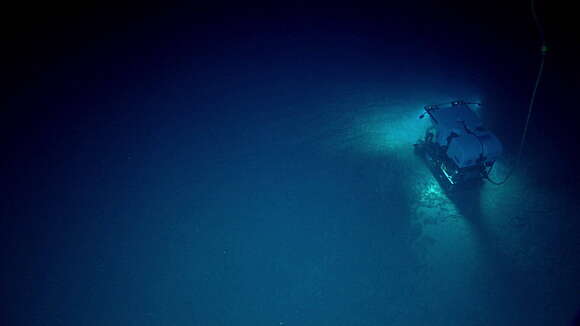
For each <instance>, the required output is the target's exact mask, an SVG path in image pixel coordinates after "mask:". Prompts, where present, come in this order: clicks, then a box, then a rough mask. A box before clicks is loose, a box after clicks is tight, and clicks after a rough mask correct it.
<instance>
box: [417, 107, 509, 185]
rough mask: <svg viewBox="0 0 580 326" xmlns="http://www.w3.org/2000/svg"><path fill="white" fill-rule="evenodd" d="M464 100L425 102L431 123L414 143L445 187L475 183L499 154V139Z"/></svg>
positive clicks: (484, 177) (483, 176)
mask: <svg viewBox="0 0 580 326" xmlns="http://www.w3.org/2000/svg"><path fill="white" fill-rule="evenodd" d="M470 105H479V104H478V103H468V102H464V101H454V102H451V103H446V104H437V105H427V106H425V113H423V114H422V115H421V116H420V118H423V117H424V116H425V115H429V117H430V119H431V122H432V124H431V126H430V127H429V128H428V129H427V131H426V133H425V138H424V139H420V140H419V141H418V142H417V143H415V144H414V146H415V150H416V152H417V153H418V154H420V155H422V156H423V158H424V159H425V161H426V163H427V165H428V166H429V168H430V169H431V171H432V173H433V175H434V176H435V178H436V179H437V180H438V181H439V183H440V184H441V186H442V187H443V188H444V189H445V190H447V191H454V190H458V189H459V188H465V187H468V186H467V185H476V184H478V183H481V182H482V180H483V179H486V178H488V175H489V172H490V171H491V169H492V167H493V165H494V163H495V161H496V159H498V158H499V156H500V155H501V154H502V150H503V147H502V144H501V142H500V141H499V139H498V138H497V137H496V136H495V135H494V134H493V133H492V132H491V131H489V130H487V129H486V128H485V127H484V126H483V123H482V122H481V120H480V119H479V117H478V116H477V115H476V114H475V112H474V111H473V110H472V109H471V107H470Z"/></svg>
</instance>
